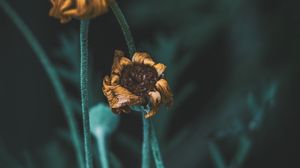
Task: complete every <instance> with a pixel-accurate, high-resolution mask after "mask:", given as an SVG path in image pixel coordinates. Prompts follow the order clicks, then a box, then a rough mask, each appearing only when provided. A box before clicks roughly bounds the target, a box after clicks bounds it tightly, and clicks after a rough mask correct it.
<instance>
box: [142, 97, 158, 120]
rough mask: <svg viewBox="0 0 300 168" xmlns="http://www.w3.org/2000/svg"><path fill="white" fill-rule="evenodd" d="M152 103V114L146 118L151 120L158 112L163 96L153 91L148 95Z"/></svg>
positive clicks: (148, 114)
mask: <svg viewBox="0 0 300 168" xmlns="http://www.w3.org/2000/svg"><path fill="white" fill-rule="evenodd" d="M148 95H149V98H150V103H151V104H152V107H151V110H150V112H148V113H147V114H146V115H145V118H150V117H152V116H154V115H155V114H156V113H157V112H158V108H159V104H160V102H161V95H160V93H159V92H158V91H151V92H149V93H148Z"/></svg>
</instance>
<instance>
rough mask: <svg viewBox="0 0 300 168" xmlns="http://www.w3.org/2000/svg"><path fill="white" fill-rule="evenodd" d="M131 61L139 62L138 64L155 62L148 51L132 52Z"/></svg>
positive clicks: (150, 64) (152, 63)
mask: <svg viewBox="0 0 300 168" xmlns="http://www.w3.org/2000/svg"><path fill="white" fill-rule="evenodd" d="M132 62H134V63H139V64H145V65H149V66H152V65H154V64H155V62H154V61H153V60H152V58H151V56H150V55H149V54H148V53H145V52H136V53H134V54H133V57H132Z"/></svg>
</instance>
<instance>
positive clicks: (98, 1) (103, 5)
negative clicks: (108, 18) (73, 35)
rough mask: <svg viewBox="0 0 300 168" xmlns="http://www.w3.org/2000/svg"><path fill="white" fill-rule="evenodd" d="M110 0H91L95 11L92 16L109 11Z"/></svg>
mask: <svg viewBox="0 0 300 168" xmlns="http://www.w3.org/2000/svg"><path fill="white" fill-rule="evenodd" d="M107 1H108V0H91V3H92V4H93V5H92V8H93V9H92V10H91V11H94V12H93V13H92V14H91V17H95V16H98V15H101V14H104V13H105V12H107V11H108V2H107Z"/></svg>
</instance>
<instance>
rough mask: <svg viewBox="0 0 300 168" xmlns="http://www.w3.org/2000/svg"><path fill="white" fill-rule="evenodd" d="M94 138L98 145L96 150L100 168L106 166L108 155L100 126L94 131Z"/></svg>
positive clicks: (104, 136) (106, 167)
mask: <svg viewBox="0 0 300 168" xmlns="http://www.w3.org/2000/svg"><path fill="white" fill-rule="evenodd" d="M96 139H97V145H98V151H99V155H100V162H101V167H102V168H108V167H109V163H108V155H107V148H106V134H105V131H104V130H103V129H102V128H98V129H97V132H96Z"/></svg>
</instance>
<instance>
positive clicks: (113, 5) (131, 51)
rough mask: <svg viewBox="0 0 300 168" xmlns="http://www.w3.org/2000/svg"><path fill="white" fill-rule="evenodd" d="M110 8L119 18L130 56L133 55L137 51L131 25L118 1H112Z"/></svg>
mask: <svg viewBox="0 0 300 168" xmlns="http://www.w3.org/2000/svg"><path fill="white" fill-rule="evenodd" d="M110 8H111V10H112V11H113V13H114V15H115V17H116V18H117V20H118V22H119V24H120V26H121V29H122V32H123V34H124V37H125V40H126V44H127V46H128V50H129V54H130V56H133V54H134V53H135V51H136V48H135V45H134V41H133V38H132V34H131V31H130V28H129V25H128V23H127V21H126V19H125V17H124V14H123V12H122V11H121V9H120V7H119V5H118V3H117V2H116V1H115V0H112V2H111V3H110Z"/></svg>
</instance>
